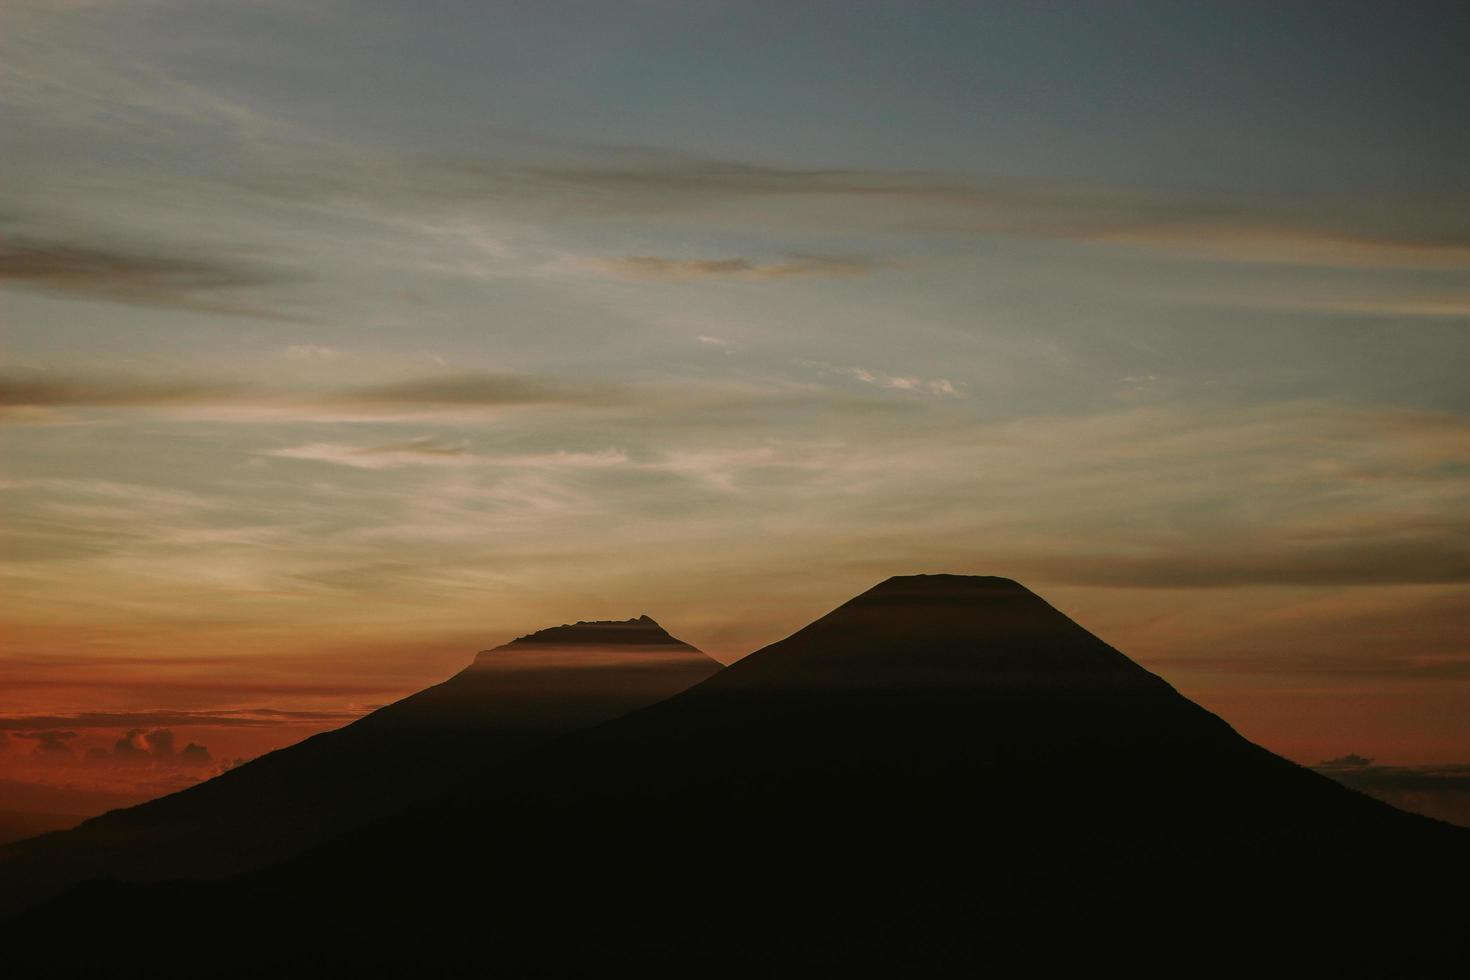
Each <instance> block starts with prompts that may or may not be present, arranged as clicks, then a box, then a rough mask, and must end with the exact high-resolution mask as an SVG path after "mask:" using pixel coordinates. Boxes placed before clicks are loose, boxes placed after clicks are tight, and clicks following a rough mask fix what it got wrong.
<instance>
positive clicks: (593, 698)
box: [0, 616, 720, 914]
mask: <svg viewBox="0 0 1470 980" xmlns="http://www.w3.org/2000/svg"><path fill="white" fill-rule="evenodd" d="M719 669H720V664H719V663H718V662H716V661H714V660H712V659H710V658H709V657H706V656H705V655H704V654H702V653H700V652H699V651H698V650H696V649H695V648H694V647H692V646H690V645H689V644H687V643H683V642H681V641H679V640H676V639H675V638H673V637H672V636H670V635H669V634H668V633H667V632H665V631H664V629H663V628H662V627H661V626H659V625H658V624H657V623H656V622H654V621H653V620H652V619H651V618H649V617H648V616H641V617H639V618H637V619H630V620H626V621H624V622H582V623H577V624H574V625H563V626H556V627H552V628H550V629H546V630H541V631H539V632H537V633H532V634H528V635H527V636H523V637H520V638H518V639H516V640H513V641H511V642H510V643H506V644H504V645H502V646H500V647H496V648H495V649H493V650H486V651H482V652H481V653H479V654H478V655H477V656H476V657H475V660H474V662H473V663H472V664H471V665H470V666H469V667H467V668H465V669H464V670H462V671H460V672H459V673H458V674H456V675H455V676H454V677H451V678H450V679H449V680H447V681H445V682H443V683H442V684H438V685H435V686H433V687H430V688H427V689H426V690H423V691H420V692H418V693H416V694H413V695H410V696H409V697H406V698H404V699H402V700H400V701H397V702H395V703H393V704H390V705H387V706H385V707H383V708H380V709H378V710H377V711H374V712H372V713H371V714H368V715H366V716H364V717H362V718H360V719H358V720H357V721H355V722H353V723H352V724H350V725H347V726H346V727H344V728H340V729H337V730H335V731H330V732H324V733H322V734H319V735H316V736H313V737H312V738H308V739H306V740H305V741H303V742H300V743H298V744H296V745H292V746H288V747H287V748H284V749H280V750H278V751H275V752H272V753H270V754H268V755H265V756H262V757H260V758H259V759H255V760H253V761H251V762H249V763H246V764H245V765H242V766H239V767H237V768H235V769H232V770H230V771H228V772H225V773H223V774H221V775H219V776H216V777H215V778H214V779H211V780H209V781H207V782H204V783H201V784H199V785H197V786H193V787H191V788H189V789H186V790H184V791H182V792H179V793H175V794H173V795H171V796H166V797H163V798H161V799H157V800H153V801H150V802H148V803H144V804H141V805H139V806H135V807H131V808H129V809H125V810H115V811H113V812H111V813H107V814H104V815H102V816H100V817H95V818H93V819H91V820H88V821H86V822H85V823H83V824H81V826H79V827H77V828H75V829H73V830H70V831H64V832H60V833H53V834H47V835H45V836H43V837H39V838H35V839H33V840H30V841H20V842H17V843H13V844H11V845H9V846H8V847H5V848H0V914H4V912H6V911H7V910H10V909H15V908H19V907H22V906H23V905H25V904H29V903H31V902H34V901H38V900H40V899H42V898H44V897H46V895H48V894H50V893H51V892H53V891H54V890H55V889H57V888H59V887H62V886H64V885H67V884H69V883H72V882H76V881H80V880H84V879H86V878H91V877H102V876H107V877H118V878H123V879H131V880H138V881H156V880H162V879H166V878H174V877H191V878H193V877H201V878H207V877H216V876H219V875H224V874H232V873H236V872H239V871H244V870H248V869H251V868H256V867H261V866H263V865H265V864H268V863H270V862H272V861H278V860H281V859H283V858H286V857H289V856H291V855H292V854H295V853H297V852H299V851H301V850H303V849H305V848H307V847H309V846H311V845H312V844H315V843H318V842H320V841H323V840H326V839H327V838H329V837H331V836H333V835H335V834H338V833H341V832H343V831H345V830H348V829H350V828H352V827H355V826H357V825H359V824H362V823H365V822H367V821H370V820H373V819H375V818H378V817H381V816H383V815H386V814H388V813H391V812H393V811H395V810H397V809H400V808H402V807H405V806H408V805H411V804H414V803H422V802H423V801H425V800H428V799H432V798H434V797H436V796H437V795H439V794H441V793H444V792H446V791H447V790H448V789H449V788H450V787H451V786H453V785H454V784H456V783H458V782H460V781H461V780H463V779H466V778H468V777H470V776H471V775H473V774H474V773H477V772H479V771H480V770H481V769H482V768H483V767H484V766H486V765H489V764H492V763H494V762H497V761H499V760H501V759H505V758H508V757H510V756H513V755H515V754H516V753H518V752H523V751H526V750H527V749H529V748H532V747H534V746H535V745H537V744H539V743H541V742H543V741H545V740H546V739H549V738H552V737H554V736H556V735H560V734H563V733H565V732H569V731H573V730H575V729H577V728H581V727H585V726H588V725H593V724H596V723H598V722H600V721H606V720H607V719H609V718H614V717H616V716H618V715H620V714H623V713H625V712H628V711H631V710H633V709H635V708H639V707H642V706H644V705H646V704H651V703H653V702H655V701H658V700H660V699H662V698H665V697H667V696H669V695H671V694H675V693H677V692H678V691H680V690H683V689H684V688H686V687H688V686H689V685H691V684H693V683H695V682H697V681H700V680H703V679H704V678H705V677H708V676H709V675H711V674H713V673H714V672H715V671H717V670H719Z"/></svg>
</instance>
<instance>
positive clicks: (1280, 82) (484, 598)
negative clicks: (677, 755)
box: [0, 0, 1470, 812]
mask: <svg viewBox="0 0 1470 980" xmlns="http://www.w3.org/2000/svg"><path fill="white" fill-rule="evenodd" d="M1467 40H1470V8H1467V7H1465V5H1463V4H1457V3H1445V4H1432V3H1413V2H1406V3H1395V4H1356V3H1349V2H1344V3H1333V4H1318V3H1305V2H1302V3H1279V4H1269V5H1267V4H1239V3H1224V2H1220V3H1197V2H1187V0H1186V2H1169V3H1141V2H1140V3H1133V2H1118V3H1107V4H1104V3H1064V2H1056V3H1045V4H1042V3H1003V2H995V3H938V2H935V3H927V2H920V3H898V2H892V3H878V2H861V0H853V2H843V3H836V2H830V3H829V2H817V0H811V2H799V3H792V2H782V3H766V2H753V0H746V2H738V3H737V2H733V0H732V2H719V0H711V2H696V0H689V2H679V0H648V2H635V0H629V2H625V3H613V2H597V3H594V2H587V3H571V2H560V0H548V2H538V3H534V4H529V3H493V2H483V3H472V2H447V0H423V2H417V3H412V4H406V3H389V2H373V0H352V2H347V0H319V2H309V0H297V2H285V0H228V2H227V0H187V2H185V0H47V2H41V0H0V174H3V178H0V331H3V333H0V576H3V578H0V641H3V652H0V733H3V736H4V737H3V739H0V789H5V790H6V791H7V793H8V794H9V796H10V803H11V804H12V805H14V806H15V807H16V808H30V809H37V808H39V809H53V810H56V811H57V812H83V811H86V812H90V811H93V810H98V809H102V808H105V807H106V806H109V805H116V801H119V800H124V801H125V800H131V799H136V798H141V797H143V796H147V795H152V794H155V793H157V792H162V791H165V790H166V789H168V788H175V787H177V786H180V785H186V784H188V783H189V782H192V781H195V780H197V779H199V778H201V777H202V776H204V775H208V774H209V773H212V772H216V771H219V770H220V769H222V768H225V767H228V766H229V765H233V764H236V763H237V761H238V760H240V759H244V758H249V757H251V756H253V755H256V754H259V753H260V752H263V751H266V750H268V749H270V748H274V747H277V746H280V745H284V744H288V743H290V742H293V741H295V740H297V739H299V738H301V737H303V736H304V735H306V734H310V733H311V732H314V731H318V730H321V729H323V728H329V727H335V726H336V725H339V724H342V723H343V722H344V721H346V720H349V719H351V718H353V717H356V716H357V715H358V714H361V713H362V712H363V711H365V710H368V709H369V708H371V707H372V706H374V705H379V704H383V703H386V702H388V701H391V700H393V699H395V698H397V697H400V696H402V695H404V694H406V693H409V692H411V691H413V690H416V689H418V688H421V687H423V686H425V685H426V684H428V683H431V682H434V681H437V680H440V679H442V678H444V677H446V676H448V675H449V674H451V673H453V672H454V671H455V670H457V669H459V668H460V667H462V666H464V665H465V664H467V663H468V662H469V660H470V659H471V657H472V655H473V653H474V652H475V651H476V650H480V649H485V648H488V647H492V646H495V645H497V644H499V643H501V642H504V641H505V640H507V639H509V638H511V637H513V636H516V635H519V634H523V633H528V632H531V631H533V630H536V629H540V628H543V627H545V626H549V625H554V624H557V623H563V622H572V621H576V620H579V619H625V618H628V617H632V616H637V615H640V614H645V613H646V614H649V615H652V616H653V617H655V618H656V619H657V620H658V621H659V622H660V623H662V624H663V625H664V626H665V627H666V628H668V629H669V631H670V632H672V633H673V634H674V635H676V636H678V637H679V638H681V639H683V640H686V641H688V642H690V643H693V644H694V645H696V646H698V647H699V648H700V649H702V650H705V651H706V652H708V653H710V654H711V655H713V656H715V657H717V658H718V659H720V660H723V661H726V662H728V661H732V660H735V659H738V658H739V657H741V656H743V655H745V654H746V653H749V652H751V651H752V650H754V649H757V648H759V647H760V646H763V645H765V644H767V643H769V642H773V641H775V640H777V639H779V638H781V637H782V636H785V635H787V634H788V633H790V632H791V631H793V630H794V629H796V628H798V627H800V626H801V625H803V624H805V623H806V622H809V621H810V620H812V619H815V618H816V617H818V616H820V615H822V614H823V613H825V612H827V611H828V610H830V609H831V608H832V607H834V606H836V605H838V604H839V603H841V602H842V601H844V600H846V599H847V598H849V597H850V596H852V595H854V594H856V593H857V592H860V591H862V590H864V589H866V588H868V587H870V586H871V585H873V584H874V583H876V582H878V581H881V580H882V579H884V578H886V577H888V576H889V575H893V574H907V573H915V572H939V571H946V572H960V573H975V574H993V575H1005V576H1010V577H1013V578H1016V579H1018V580H1020V581H1022V582H1023V583H1025V584H1026V585H1028V586H1029V587H1031V588H1032V589H1033V590H1034V591H1036V592H1038V593H1039V594H1041V595H1042V596H1043V597H1045V598H1047V599H1048V600H1049V601H1051V602H1052V603H1053V604H1054V605H1056V606H1058V608H1060V609H1062V610H1063V611H1064V612H1066V613H1068V614H1069V615H1071V616H1072V617H1073V618H1075V619H1077V620H1078V621H1079V622H1080V623H1082V624H1083V625H1084V626H1086V627H1087V628H1089V629H1091V630H1092V631H1093V632H1095V633H1097V634H1098V635H1099V636H1101V637H1102V638H1103V639H1105V640H1107V641H1108V642H1110V643H1112V644H1113V645H1115V646H1117V647H1119V648H1120V649H1122V650H1124V651H1125V652H1126V653H1128V654H1129V655H1130V656H1132V657H1133V658H1134V659H1136V660H1138V661H1139V662H1140V663H1142V664H1144V665H1145V666H1147V667H1149V668H1150V669H1152V670H1155V671H1156V672H1158V673H1160V674H1162V675H1163V676H1164V677H1165V678H1166V679H1168V680H1169V681H1170V682H1171V683H1173V684H1174V685H1175V686H1176V687H1177V688H1179V689H1180V690H1181V691H1182V692H1184V693H1185V694H1187V695H1188V696H1190V697H1192V698H1194V699H1195V700H1197V701H1199V702H1200V703H1202V704H1204V705H1205V706H1206V707H1208V708H1210V709H1211V710H1214V711H1216V712H1218V713H1220V714H1222V715H1223V716H1224V717H1225V718H1226V719H1227V720H1229V721H1230V722H1231V723H1232V724H1233V725H1235V727H1236V728H1237V729H1238V730H1239V731H1241V732H1242V733H1243V734H1244V735H1246V736H1247V737H1249V738H1252V739H1253V740H1255V741H1258V742H1260V743H1261V744H1264V745H1265V746H1266V747H1268V748H1271V749H1272V750H1274V751H1277V752H1279V753H1282V754H1284V755H1286V756H1287V757H1289V758H1292V759H1295V760H1296V761H1299V762H1304V763H1315V762H1319V761H1322V760H1328V759H1332V760H1339V761H1340V760H1342V759H1345V758H1361V759H1365V760H1377V762H1376V767H1377V768H1379V769H1382V768H1383V767H1389V768H1392V767H1436V768H1435V769H1434V770H1433V771H1435V772H1451V771H1452V772H1458V773H1461V775H1460V776H1459V777H1457V778H1459V779H1460V781H1461V782H1460V785H1461V787H1462V789H1464V790H1465V791H1467V792H1470V779H1467V778H1466V777H1464V776H1463V771H1464V770H1463V769H1457V768H1455V767H1457V766H1462V765H1463V764H1464V763H1467V762H1470V516H1467V515H1470V384H1467V382H1466V379H1467V377H1470V166H1467V160H1470V126H1466V125H1465V121H1464V107H1465V105H1467V104H1470V72H1467V71H1465V70H1464V64H1463V51H1464V46H1465V43H1466V41H1467ZM160 733H165V734H160ZM191 746H192V749H191ZM1365 765H1366V763H1365ZM1447 767H1448V768H1447ZM1393 771H1395V772H1397V771H1399V770H1398V769H1393ZM1425 771H1426V772H1427V771H1429V770H1425ZM1416 778H1417V777H1416ZM1426 778H1427V777H1426ZM1415 785H1418V784H1415ZM1421 788H1422V787H1421Z"/></svg>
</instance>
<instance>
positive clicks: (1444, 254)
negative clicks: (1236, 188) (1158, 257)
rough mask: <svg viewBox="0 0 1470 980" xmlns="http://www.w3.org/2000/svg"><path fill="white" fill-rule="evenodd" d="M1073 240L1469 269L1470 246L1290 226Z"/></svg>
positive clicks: (1238, 258) (1194, 228) (1345, 265)
mask: <svg viewBox="0 0 1470 980" xmlns="http://www.w3.org/2000/svg"><path fill="white" fill-rule="evenodd" d="M1075 237H1077V238H1079V239H1082V240H1085V241H1095V242H1104V243H1107V244H1111V245H1125V246H1134V247H1138V248H1146V249H1151V250H1154V251H1159V252H1168V253H1172V254H1175V255H1179V256H1182V257H1187V258H1195V259H1213V260H1219V261H1228V262H1255V263H1267V264H1279V265H1303V266H1322V267H1326V268H1336V269H1446V270H1455V269H1461V270H1463V269H1470V241H1459V240H1442V239H1440V240H1436V239H1433V238H1428V237H1426V238H1421V239H1405V238H1394V237H1389V236H1375V235H1370V234H1366V233H1357V234H1354V233H1346V232H1334V231H1332V230H1329V229H1323V228H1313V227H1310V226H1304V225H1293V224H1290V223H1280V224H1267V223H1246V222H1230V221H1222V222H1217V223H1210V224H1205V223H1198V224H1172V223H1164V224H1157V225H1143V226H1139V227H1133V228H1120V229H1111V230H1099V231H1095V232H1086V231H1083V232H1079V233H1077V234H1076V236H1075ZM1459 309H1463V304H1460V305H1459ZM1438 315H1446V314H1445V313H1443V312H1440V313H1439V314H1438ZM1449 315H1463V313H1451V314H1449Z"/></svg>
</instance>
